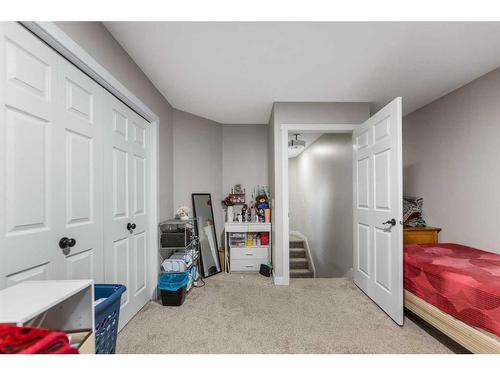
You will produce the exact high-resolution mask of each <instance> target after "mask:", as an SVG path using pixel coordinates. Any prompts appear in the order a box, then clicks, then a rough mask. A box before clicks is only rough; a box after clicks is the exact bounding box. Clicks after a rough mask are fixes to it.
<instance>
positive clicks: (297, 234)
mask: <svg viewBox="0 0 500 375" xmlns="http://www.w3.org/2000/svg"><path fill="white" fill-rule="evenodd" d="M290 236H295V237H298V238H300V239H301V241H302V242H304V250H305V251H306V256H307V261H308V262H309V264H310V266H311V271H312V273H313V277H314V278H315V277H316V267H315V266H314V259H313V257H312V255H311V249H310V248H309V242H308V241H307V237H306V236H304V235H303V234H302V233H300V232H298V231H296V230H291V231H290Z"/></svg>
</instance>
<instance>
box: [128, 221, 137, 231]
mask: <svg viewBox="0 0 500 375" xmlns="http://www.w3.org/2000/svg"><path fill="white" fill-rule="evenodd" d="M136 227H137V226H136V225H135V223H127V230H128V231H129V232H130V233H132V232H133V231H134V229H135V228H136Z"/></svg>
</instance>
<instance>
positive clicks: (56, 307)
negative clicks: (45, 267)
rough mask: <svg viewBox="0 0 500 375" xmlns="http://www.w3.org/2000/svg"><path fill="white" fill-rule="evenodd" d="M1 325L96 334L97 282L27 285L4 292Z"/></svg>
mask: <svg viewBox="0 0 500 375" xmlns="http://www.w3.org/2000/svg"><path fill="white" fill-rule="evenodd" d="M0 323H6V324H15V325H17V326H24V325H30V326H38V327H42V328H47V329H50V330H54V331H76V330H91V331H93V330H94V284H93V281H92V280H47V281H45V280H40V281H38V280H37V281H24V282H22V283H19V284H16V285H13V286H11V287H9V288H6V289H3V290H0Z"/></svg>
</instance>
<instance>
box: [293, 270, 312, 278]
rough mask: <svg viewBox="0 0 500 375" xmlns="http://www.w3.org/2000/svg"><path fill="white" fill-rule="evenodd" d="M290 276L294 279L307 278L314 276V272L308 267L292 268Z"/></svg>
mask: <svg viewBox="0 0 500 375" xmlns="http://www.w3.org/2000/svg"><path fill="white" fill-rule="evenodd" d="M290 277H291V278H292V279H305V278H312V277H313V273H312V272H311V271H310V270H308V269H299V270H296V269H291V270H290Z"/></svg>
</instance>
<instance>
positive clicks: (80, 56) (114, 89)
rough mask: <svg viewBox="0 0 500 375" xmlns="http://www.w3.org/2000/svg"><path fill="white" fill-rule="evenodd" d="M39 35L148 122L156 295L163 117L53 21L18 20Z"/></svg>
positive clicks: (150, 246) (151, 258) (150, 241)
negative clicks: (161, 126)
mask: <svg viewBox="0 0 500 375" xmlns="http://www.w3.org/2000/svg"><path fill="white" fill-rule="evenodd" d="M19 23H20V24H21V25H23V26H24V27H25V28H27V29H28V30H29V31H31V32H32V33H33V34H35V35H36V36H37V37H38V38H39V39H41V40H42V41H44V42H45V43H46V44H48V45H49V46H50V47H51V48H53V49H54V50H56V51H57V52H58V53H60V54H61V55H62V56H64V57H65V58H66V59H67V60H69V61H70V62H71V63H73V64H74V65H76V67H77V68H79V69H80V70H81V71H83V72H84V73H85V74H87V75H88V76H89V77H90V78H91V79H93V80H94V81H95V82H97V83H98V84H99V85H101V86H102V87H104V88H105V89H106V90H107V91H109V92H110V93H111V94H112V95H114V96H116V97H117V98H118V99H119V100H121V101H122V102H123V103H125V105H127V106H128V107H130V108H131V109H132V110H133V111H134V112H136V113H137V114H139V115H140V116H141V117H143V118H144V119H145V120H147V121H148V122H149V124H150V125H149V149H148V157H149V172H150V173H149V178H150V183H149V207H148V209H149V213H150V216H149V225H148V229H149V238H148V248H147V250H148V251H147V259H148V262H147V263H146V271H145V272H147V274H148V275H149V280H148V281H149V286H148V295H149V296H150V298H153V297H154V291H155V290H156V272H154V270H156V269H157V268H158V258H157V256H156V251H153V247H155V248H156V246H155V244H156V242H157V238H158V233H157V232H158V222H159V209H158V207H159V206H158V203H159V202H158V199H159V198H158V191H159V185H158V184H159V178H158V177H159V167H158V166H159V163H158V156H159V154H158V150H159V128H160V118H159V117H158V116H157V115H156V114H155V113H154V112H153V111H152V110H151V109H150V108H149V107H148V106H146V105H145V104H144V103H143V102H142V101H141V100H140V99H139V98H138V97H136V96H135V95H134V94H133V93H132V92H131V91H129V90H128V89H127V88H126V87H125V86H124V85H123V84H122V83H121V82H120V81H119V80H117V79H116V78H115V77H114V76H113V75H112V74H111V73H110V72H109V71H108V70H107V69H106V68H104V67H103V66H102V65H101V64H99V63H98V62H97V61H96V60H95V59H94V58H93V57H92V56H91V55H89V54H88V53H87V52H86V51H85V50H84V49H83V48H82V47H80V46H79V45H78V44H77V43H76V42H75V41H74V40H73V39H71V38H70V37H69V36H68V35H67V34H66V33H65V32H64V31H62V30H61V29H60V28H59V27H58V26H57V25H56V24H55V23H54V22H19Z"/></svg>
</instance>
